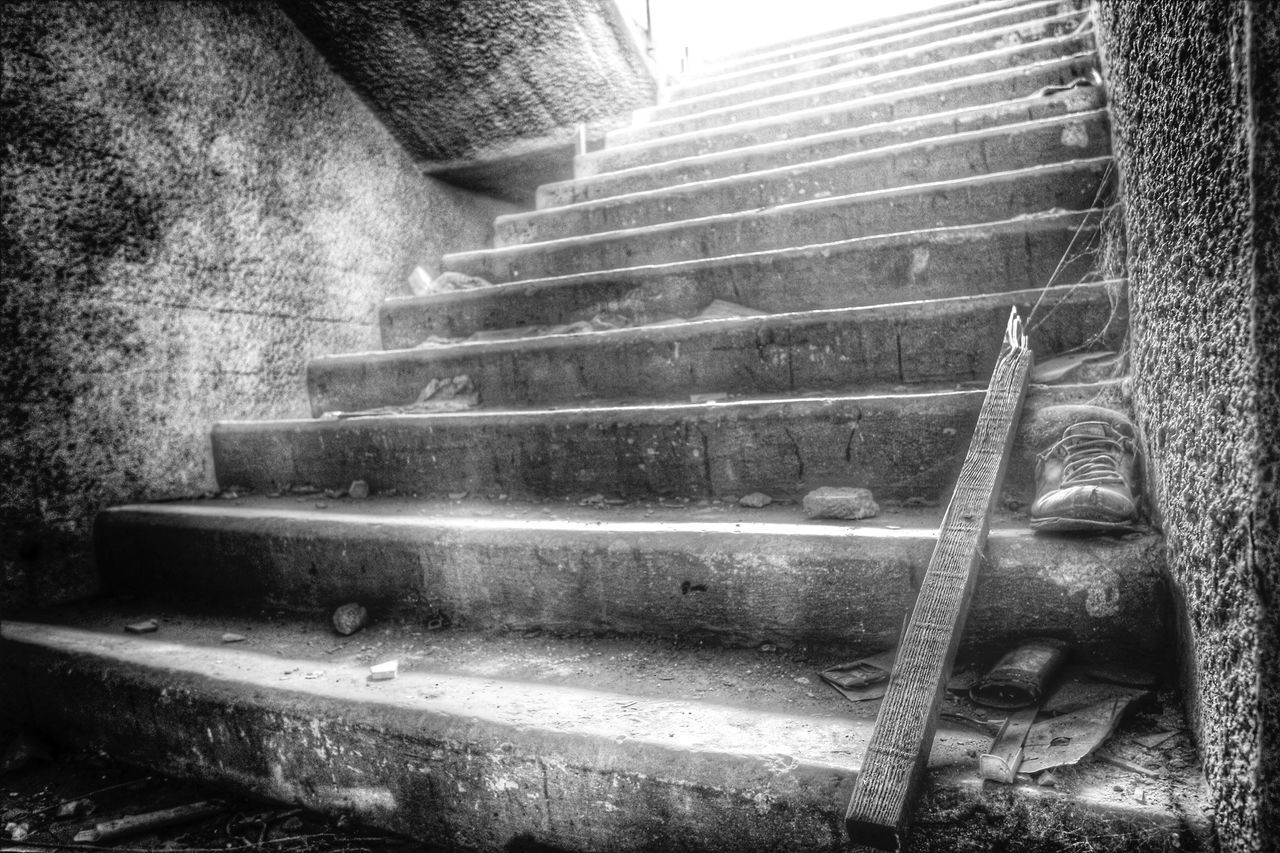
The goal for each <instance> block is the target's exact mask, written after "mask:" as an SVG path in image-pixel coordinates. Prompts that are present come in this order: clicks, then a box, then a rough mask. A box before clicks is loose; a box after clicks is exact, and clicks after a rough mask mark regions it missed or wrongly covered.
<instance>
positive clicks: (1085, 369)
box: [1031, 351, 1120, 385]
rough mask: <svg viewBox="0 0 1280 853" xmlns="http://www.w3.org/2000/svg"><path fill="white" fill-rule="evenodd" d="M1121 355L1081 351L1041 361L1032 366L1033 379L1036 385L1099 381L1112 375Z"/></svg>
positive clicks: (1107, 352)
mask: <svg viewBox="0 0 1280 853" xmlns="http://www.w3.org/2000/svg"><path fill="white" fill-rule="evenodd" d="M1119 358H1120V356H1119V355H1118V354H1117V353H1114V352H1111V351H1106V352H1079V353H1073V354H1071V355H1062V356H1058V357H1057V358H1051V359H1048V360H1046V361H1042V362H1039V363H1038V364H1036V366H1035V367H1033V368H1031V381H1032V383H1034V384H1036V385H1067V384H1073V383H1078V382H1097V381H1099V380H1102V379H1108V378H1110V377H1111V373H1112V371H1113V370H1114V368H1115V366H1116V363H1117V361H1118V360H1119Z"/></svg>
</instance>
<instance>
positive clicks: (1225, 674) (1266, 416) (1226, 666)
mask: <svg viewBox="0 0 1280 853" xmlns="http://www.w3.org/2000/svg"><path fill="white" fill-rule="evenodd" d="M1099 9H1100V22H1099V23H1100V29H1101V32H1102V43H1103V45H1104V49H1105V54H1106V56H1105V59H1106V64H1107V72H1108V83H1109V86H1110V90H1111V98H1112V113H1113V126H1114V135H1115V143H1116V153H1117V156H1118V158H1119V163H1120V168H1121V176H1122V185H1123V193H1124V196H1125V203H1126V209H1125V230H1126V239H1127V242H1128V247H1129V258H1128V262H1129V276H1130V297H1129V299H1130V312H1131V321H1130V322H1131V324H1132V325H1131V329H1132V332H1131V334H1132V351H1133V362H1132V366H1133V374H1134V401H1135V408H1136V414H1137V416H1138V419H1139V421H1140V426H1141V429H1142V431H1143V434H1144V437H1145V442H1146V447H1147V450H1148V453H1149V456H1150V460H1151V463H1152V464H1151V473H1152V476H1153V479H1154V487H1155V502H1156V505H1157V506H1156V509H1157V510H1158V515H1159V516H1160V520H1161V522H1162V525H1163V527H1164V531H1165V535H1166V537H1167V540H1168V546H1169V567H1170V570H1171V572H1172V575H1173V578H1174V581H1175V585H1176V588H1177V591H1178V593H1179V594H1180V595H1179V597H1180V599H1181V602H1182V604H1183V606H1184V608H1185V614H1184V616H1185V620H1184V627H1185V632H1184V633H1185V638H1184V641H1185V644H1186V649H1185V651H1184V659H1185V661H1186V662H1187V669H1188V672H1187V682H1188V700H1189V707H1190V710H1191V714H1192V717H1193V723H1194V725H1195V727H1196V730H1197V732H1198V733H1199V737H1200V746H1201V749H1202V752H1203V755H1204V759H1205V767H1206V771H1207V774H1208V781H1209V784H1210V786H1211V789H1212V792H1213V797H1214V801H1215V809H1216V818H1217V823H1218V830H1219V834H1220V837H1221V841H1222V846H1223V849H1224V850H1231V851H1246V850H1248V851H1254V850H1266V849H1276V848H1277V846H1278V845H1280V834H1277V830H1276V824H1275V809H1276V807H1277V804H1278V803H1277V778H1276V771H1277V767H1276V760H1275V746H1276V733H1277V723H1278V720H1280V714H1278V713H1277V704H1276V699H1277V694H1276V690H1277V680H1278V674H1277V666H1276V659H1277V657H1276V656H1277V628H1276V622H1277V612H1278V611H1277V597H1276V584H1277V573H1278V572H1280V566H1278V565H1277V548H1276V536H1277V527H1278V522H1277V503H1276V493H1275V484H1276V468H1277V453H1278V452H1280V444H1278V443H1277V437H1278V436H1280V431H1278V429H1277V428H1278V426H1280V400H1278V397H1277V383H1276V359H1277V355H1278V350H1280V328H1278V323H1277V316H1278V314H1280V310H1278V309H1280V288H1278V287H1277V281H1276V271H1277V267H1278V266H1280V264H1277V262H1276V249H1277V240H1278V237H1277V234H1278V232H1277V229H1276V200H1277V187H1276V180H1275V175H1276V172H1275V171H1274V169H1275V166H1276V165H1277V157H1276V135H1275V125H1274V116H1275V105H1276V101H1275V98H1276V94H1277V86H1276V77H1275V75H1276V73H1277V67H1276V63H1277V56H1278V55H1280V51H1277V45H1276V40H1275V39H1276V31H1277V26H1276V23H1277V14H1278V12H1280V9H1278V8H1277V5H1276V4H1270V3H1261V2H1259V3H1249V2H1245V0H1230V2H1227V1H1226V0H1195V1H1194V2H1193V0H1178V2H1172V1H1171V0H1170V2H1163V3H1159V4H1153V3H1150V2H1149V0H1115V2H1106V3H1103V4H1101V5H1100V7H1099ZM1267 114H1269V115H1270V117H1271V123H1270V125H1269V126H1268V125H1267V123H1266V122H1260V121H1259V119H1260V118H1264V117H1265V116H1266V115H1267Z"/></svg>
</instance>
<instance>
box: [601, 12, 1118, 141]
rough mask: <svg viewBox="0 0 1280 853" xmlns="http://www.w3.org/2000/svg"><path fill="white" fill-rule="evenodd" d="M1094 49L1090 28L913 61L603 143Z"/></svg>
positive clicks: (616, 135)
mask: <svg viewBox="0 0 1280 853" xmlns="http://www.w3.org/2000/svg"><path fill="white" fill-rule="evenodd" d="M1093 49H1094V39H1093V34H1092V33H1090V32H1084V33H1078V34H1075V35H1068V36H1060V37H1058V38H1047V39H1039V40H1037V41H1034V42H1030V43H1028V44H1018V45H1012V46H1009V47H1004V48H999V49H996V50H990V51H984V52H982V53H976V54H971V55H967V56H963V57H958V58H955V59H948V60H945V61H943V62H935V63H931V64H929V65H921V66H913V67H910V68H904V69H900V70H898V71H891V72H887V73H885V74H879V75H876V76H873V77H864V78H860V79H856V80H850V81H844V82H840V83H833V84H830V85H826V86H817V87H814V88H810V89H806V90H804V91H801V92H795V93H787V94H782V95H775V96H772V97H764V98H760V99H758V100H754V101H749V102H744V103H740V104H734V105H732V106H727V107H721V108H717V109H709V110H706V111H705V112H699V113H695V114H693V115H686V116H679V117H676V118H672V119H668V120H664V121H650V122H648V123H646V124H641V125H634V126H631V127H623V128H618V129H617V130H612V131H609V132H608V133H607V134H606V135H605V144H606V146H608V147H612V146H614V145H625V144H629V143H633V142H642V141H644V140H649V139H658V138H660V137H665V136H672V135H675V134H679V133H687V132H689V131H695V130H704V129H707V128H711V127H717V126H720V125H725V124H731V123H734V122H742V121H752V120H754V119H760V118H765V117H767V116H776V115H782V114H784V113H789V112H796V111H799V110H806V109H812V108H814V107H822V106H831V105H834V104H838V103H841V102H844V101H851V100H855V99H858V98H866V97H869V96H872V95H887V94H893V95H894V97H897V96H898V94H900V93H902V92H903V91H904V90H909V89H915V88H919V87H921V86H925V85H927V84H930V83H943V82H946V81H949V80H954V79H956V78H958V77H966V76H971V75H976V74H985V73H989V72H993V71H999V70H1002V69H1009V68H1014V67H1017V66H1020V65H1031V64H1034V63H1037V62H1044V61H1046V60H1050V59H1060V58H1062V57H1066V56H1072V55H1074V54H1078V53H1083V52H1085V51H1089V50H1093Z"/></svg>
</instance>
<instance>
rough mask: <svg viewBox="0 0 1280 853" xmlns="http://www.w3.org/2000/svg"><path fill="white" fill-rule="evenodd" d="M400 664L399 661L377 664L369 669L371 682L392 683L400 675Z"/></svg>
mask: <svg viewBox="0 0 1280 853" xmlns="http://www.w3.org/2000/svg"><path fill="white" fill-rule="evenodd" d="M399 668H400V662H399V661H397V660H389V661H386V662H384V663H375V664H374V665H373V666H371V667H369V680H370V681H390V680H391V679H393V678H395V677H396V675H398V674H399Z"/></svg>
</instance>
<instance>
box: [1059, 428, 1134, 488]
mask: <svg viewBox="0 0 1280 853" xmlns="http://www.w3.org/2000/svg"><path fill="white" fill-rule="evenodd" d="M1091 427H1098V428H1100V430H1101V433H1102V434H1100V435H1099V434H1096V433H1094V432H1091V431H1086V430H1088V429H1089V428H1091ZM1127 452H1128V451H1127V449H1126V447H1125V444H1124V441H1123V437H1122V436H1120V434H1119V433H1117V432H1116V431H1115V429H1114V428H1113V427H1112V426H1111V425H1110V424H1108V423H1106V422H1105V421H1085V422H1082V423H1079V424H1075V425H1074V426H1072V427H1070V428H1068V429H1067V431H1066V432H1064V433H1063V434H1062V438H1060V439H1058V441H1057V442H1056V443H1055V444H1054V445H1053V446H1052V447H1050V448H1049V450H1048V452H1047V453H1045V457H1046V458H1047V457H1050V456H1055V455H1058V454H1061V455H1062V457H1063V460H1062V482H1061V485H1062V486H1101V485H1107V484H1112V483H1114V484H1119V485H1125V479H1124V477H1123V475H1122V474H1121V473H1120V458H1121V457H1122V456H1123V455H1124V454H1125V453H1127Z"/></svg>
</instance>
